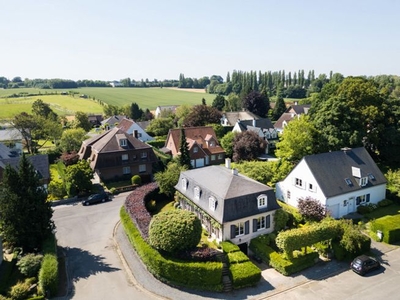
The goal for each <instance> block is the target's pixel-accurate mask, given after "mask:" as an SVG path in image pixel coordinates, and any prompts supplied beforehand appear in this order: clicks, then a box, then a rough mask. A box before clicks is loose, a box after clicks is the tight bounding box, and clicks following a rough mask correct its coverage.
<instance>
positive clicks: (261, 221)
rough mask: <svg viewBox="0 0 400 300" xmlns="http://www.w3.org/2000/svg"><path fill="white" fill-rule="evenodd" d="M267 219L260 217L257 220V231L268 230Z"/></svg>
mask: <svg viewBox="0 0 400 300" xmlns="http://www.w3.org/2000/svg"><path fill="white" fill-rule="evenodd" d="M266 224H267V218H266V216H260V217H258V218H257V230H263V229H265V228H266V226H267V225H266Z"/></svg>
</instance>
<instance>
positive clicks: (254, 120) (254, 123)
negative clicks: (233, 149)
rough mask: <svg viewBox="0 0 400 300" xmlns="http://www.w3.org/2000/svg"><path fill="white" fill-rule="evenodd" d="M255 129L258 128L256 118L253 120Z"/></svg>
mask: <svg viewBox="0 0 400 300" xmlns="http://www.w3.org/2000/svg"><path fill="white" fill-rule="evenodd" d="M253 127H257V126H256V118H253Z"/></svg>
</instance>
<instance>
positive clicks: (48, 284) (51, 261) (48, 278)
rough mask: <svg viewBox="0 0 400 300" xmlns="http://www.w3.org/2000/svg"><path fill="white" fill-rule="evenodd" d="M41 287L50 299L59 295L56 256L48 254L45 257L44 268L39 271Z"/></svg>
mask: <svg viewBox="0 0 400 300" xmlns="http://www.w3.org/2000/svg"><path fill="white" fill-rule="evenodd" d="M39 286H40V289H41V290H42V292H43V293H44V294H46V295H47V297H48V298H49V297H50V296H54V295H57V289H58V261H57V256H56V255H54V254H46V255H45V256H44V257H43V261H42V266H41V268H40V271H39Z"/></svg>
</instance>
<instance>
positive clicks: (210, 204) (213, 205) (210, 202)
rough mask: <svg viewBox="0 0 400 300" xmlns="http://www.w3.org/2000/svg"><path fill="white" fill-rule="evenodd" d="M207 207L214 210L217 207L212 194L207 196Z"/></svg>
mask: <svg viewBox="0 0 400 300" xmlns="http://www.w3.org/2000/svg"><path fill="white" fill-rule="evenodd" d="M208 207H209V208H210V209H211V210H212V211H214V210H215V208H216V207H217V200H215V198H214V197H213V196H211V197H210V198H208Z"/></svg>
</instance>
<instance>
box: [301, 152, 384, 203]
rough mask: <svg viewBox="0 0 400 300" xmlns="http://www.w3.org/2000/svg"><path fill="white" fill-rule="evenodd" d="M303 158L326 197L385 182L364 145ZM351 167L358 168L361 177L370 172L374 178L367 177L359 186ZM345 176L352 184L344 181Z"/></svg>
mask: <svg viewBox="0 0 400 300" xmlns="http://www.w3.org/2000/svg"><path fill="white" fill-rule="evenodd" d="M303 160H304V161H305V162H306V164H307V165H308V167H309V169H310V170H311V172H312V174H313V175H314V177H315V179H316V181H317V183H318V185H319V186H320V188H321V190H322V192H323V193H324V195H325V196H326V197H327V198H329V197H333V196H337V195H341V194H345V193H349V192H353V191H356V190H359V189H362V188H365V187H372V186H377V185H381V184H386V182H387V181H386V178H385V176H384V175H383V174H382V172H381V171H380V170H379V168H378V166H377V165H376V163H375V162H374V160H373V159H372V157H371V156H370V155H369V153H368V152H367V150H366V149H365V148H364V147H360V148H354V149H348V150H347V151H334V152H327V153H321V154H314V155H308V156H305V157H304V158H303ZM352 167H356V168H359V169H360V171H361V176H362V177H365V176H368V175H369V174H372V175H373V177H374V178H375V180H371V179H370V178H368V184H367V185H366V186H365V187H361V186H360V185H359V183H358V181H357V178H356V177H354V176H353V172H352ZM346 178H349V179H350V181H351V182H352V185H348V184H347V183H346V180H345V179H346Z"/></svg>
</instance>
